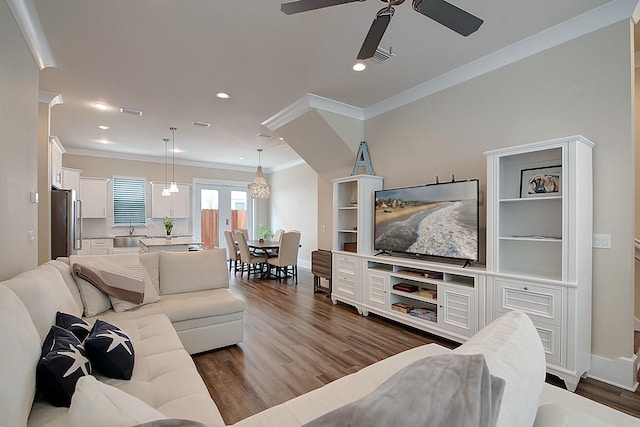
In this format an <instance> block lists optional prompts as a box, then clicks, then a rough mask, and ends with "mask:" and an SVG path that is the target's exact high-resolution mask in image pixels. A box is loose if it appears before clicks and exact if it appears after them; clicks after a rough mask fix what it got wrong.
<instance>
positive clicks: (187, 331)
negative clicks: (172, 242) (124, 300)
mask: <svg viewBox="0 0 640 427" xmlns="http://www.w3.org/2000/svg"><path fill="white" fill-rule="evenodd" d="M105 258H107V261H108V262H116V263H131V262H132V259H133V260H138V259H139V262H141V263H142V265H143V266H144V268H145V270H146V271H147V273H149V279H150V280H151V282H152V284H153V286H154V288H155V290H156V293H155V294H154V293H153V291H151V292H149V293H150V294H154V295H157V296H159V299H158V300H157V301H156V302H153V303H148V304H144V305H141V306H139V307H137V308H135V309H132V310H129V311H121V312H115V311H114V310H113V309H111V308H108V304H109V298H108V297H106V296H105V295H102V296H100V295H96V294H94V295H87V293H86V289H83V288H82V286H80V284H79V282H78V281H76V278H75V277H74V276H73V275H72V274H71V265H73V263H74V262H78V263H99V262H101V261H105ZM70 264H71V265H70ZM85 285H86V284H85ZM228 288H229V276H228V271H227V268H226V262H225V252H224V250H212V251H200V252H185V253H170V252H166V253H165V252H161V253H151V254H145V255H140V257H139V258H138V254H122V255H110V256H108V257H99V256H91V257H73V256H72V257H70V259H69V260H56V261H50V262H48V263H45V264H43V265H41V266H39V267H38V268H36V269H34V270H30V271H27V272H25V273H22V274H20V275H18V276H16V277H14V278H12V279H10V280H6V281H4V282H0V342H2V343H3V345H6V346H7V348H11V349H12V351H11V352H5V353H4V356H3V357H2V359H1V360H0V384H1V385H0V425H2V426H7V427H9V426H22V425H27V424H28V425H34V426H39V425H60V426H66V425H73V422H72V419H75V420H76V421H78V418H79V414H84V415H85V417H84V418H82V417H81V422H80V423H79V424H76V425H92V426H93V427H96V426H99V425H105V426H109V425H114V424H113V423H116V420H115V419H111V418H110V417H106V418H105V417H100V416H99V415H98V412H96V413H95V414H94V413H92V411H93V409H95V408H93V407H92V405H87V403H86V400H87V399H84V403H82V401H80V399H77V400H78V401H79V402H80V403H78V404H76V405H75V406H74V404H73V403H72V405H71V406H72V408H71V410H68V409H67V408H66V407H55V406H53V405H51V404H49V403H48V402H47V401H46V400H44V399H42V398H40V397H39V396H36V387H35V381H36V379H35V376H36V365H37V364H38V360H39V359H40V356H41V351H42V343H43V340H44V338H45V337H46V335H47V333H48V331H49V330H50V328H51V326H52V325H53V324H54V323H55V319H56V313H57V312H58V311H60V312H63V313H68V314H72V315H74V316H77V317H80V316H82V315H83V314H84V313H86V312H87V310H90V311H99V310H101V309H102V308H105V307H107V308H108V309H107V310H106V311H104V312H101V313H99V314H97V316H95V317H90V318H87V317H84V319H85V320H86V321H88V323H92V322H94V321H95V319H101V320H105V321H107V322H109V323H111V324H113V325H115V326H118V327H119V328H120V329H122V330H123V331H125V332H126V334H127V335H128V336H129V338H130V339H131V341H132V343H133V347H134V350H135V362H134V370H133V375H132V377H131V379H130V380H121V379H113V378H107V377H105V376H102V375H100V374H99V373H95V376H96V378H98V379H99V380H100V382H101V384H107V385H109V386H112V387H113V388H111V387H108V388H107V393H106V394H105V393H102V395H106V396H108V397H107V400H112V398H111V396H110V394H111V393H113V392H114V390H115V392H116V393H117V392H118V391H122V392H125V393H122V395H124V396H134V397H135V398H132V400H133V402H131V401H127V399H126V398H125V401H126V405H125V407H127V408H133V409H134V411H135V412H136V413H138V412H139V413H141V414H142V415H144V417H143V418H140V419H137V418H135V417H130V415H129V414H124V415H123V416H125V418H124V419H126V420H129V421H130V423H131V424H137V423H138V422H143V421H148V420H149V419H154V417H151V418H149V417H148V415H149V414H148V412H149V411H145V408H146V409H149V407H151V408H153V409H155V410H157V411H159V412H158V414H160V415H161V416H162V417H169V418H178V419H190V420H195V421H198V422H201V423H203V424H205V425H210V426H223V425H224V422H223V420H222V417H221V416H220V412H219V411H218V408H217V407H216V405H215V403H214V402H213V400H211V397H210V395H209V392H208V391H207V388H206V386H205V384H204V382H203V381H202V379H201V378H200V376H199V374H198V371H197V370H196V367H195V365H194V363H193V360H192V359H191V357H190V355H189V353H197V352H202V351H206V350H211V349H215V348H219V347H221V346H227V345H232V344H236V343H238V342H240V341H242V338H243V323H244V320H243V319H244V309H245V304H244V301H242V300H241V299H240V298H238V297H236V296H234V295H233V294H232V293H231V292H230V291H229V289H228ZM146 291H147V289H145V294H146V293H147V292H146ZM157 296H156V297H154V300H155V299H157ZM146 300H147V296H145V301H146ZM87 305H88V306H87ZM93 385H95V384H93ZM91 386H92V384H85V389H86V390H89V391H87V393H85V395H83V397H85V398H86V397H87V396H92V397H93V398H95V397H96V396H95V395H96V393H98V392H99V390H96V387H93V388H92V387H91ZM103 391H104V390H103ZM98 394H100V393H98ZM75 396H76V394H74V398H75ZM102 397H103V400H104V396H102ZM120 397H122V396H120ZM34 398H35V402H34ZM87 408H91V410H88V409H87ZM115 412H117V411H115V410H114V409H113V408H110V410H109V413H110V414H114V413H115ZM158 414H156V415H158ZM70 417H71V418H70ZM127 417H129V418H127ZM145 417H146V418H145ZM129 421H128V422H127V423H129ZM101 422H102V423H101ZM127 423H125V424H124V425H126V424H127ZM121 425H122V424H121Z"/></svg>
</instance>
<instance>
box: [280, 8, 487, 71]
mask: <svg viewBox="0 0 640 427" xmlns="http://www.w3.org/2000/svg"><path fill="white" fill-rule="evenodd" d="M355 1H365V0H298V1H292V2H289V3H282V4H281V5H280V10H281V11H282V12H284V13H285V14H287V15H292V14H295V13H300V12H307V11H309V10H316V9H322V8H325V7H330V6H337V5H340V4H346V3H353V2H355ZM382 1H383V2H384V3H387V6H386V7H384V8H382V9H381V10H379V11H378V13H377V14H376V17H375V19H374V20H373V23H372V24H371V27H370V28H369V32H368V33H367V37H366V38H365V39H364V43H362V47H361V48H360V52H359V53H358V59H359V60H365V59H369V58H371V57H373V56H374V55H375V53H376V49H377V48H378V45H379V44H380V41H381V40H382V36H384V33H385V31H386V29H387V27H388V26H389V23H390V22H391V17H392V16H393V13H394V8H393V6H398V5H401V4H402V3H404V1H405V0H382ZM412 3H413V10H415V11H416V12H418V13H420V14H422V15H424V16H426V17H427V18H430V19H433V20H434V21H436V22H438V23H439V24H442V25H444V26H445V27H447V28H449V29H451V30H453V31H455V32H456V33H458V34H460V35H462V36H465V37H466V36H468V35H470V34H472V33H474V32H476V31H477V30H478V28H480V25H482V23H483V22H484V21H483V20H482V19H480V18H478V17H477V16H474V15H472V14H470V13H469V12H466V11H464V10H462V9H460V8H459V7H457V6H454V5H452V4H451V3H448V2H446V1H444V0H413V1H412Z"/></svg>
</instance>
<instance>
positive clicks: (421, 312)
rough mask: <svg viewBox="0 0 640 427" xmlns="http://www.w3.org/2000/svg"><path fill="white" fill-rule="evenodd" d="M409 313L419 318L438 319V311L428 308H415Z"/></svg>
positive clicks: (433, 320)
mask: <svg viewBox="0 0 640 427" xmlns="http://www.w3.org/2000/svg"><path fill="white" fill-rule="evenodd" d="M409 314H410V315H411V316H413V317H417V318H419V319H427V320H431V321H432V322H437V321H438V313H436V312H435V311H433V310H429V309H427V308H414V309H413V310H411V311H410V312H409Z"/></svg>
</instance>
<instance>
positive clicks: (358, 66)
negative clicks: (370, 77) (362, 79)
mask: <svg viewBox="0 0 640 427" xmlns="http://www.w3.org/2000/svg"><path fill="white" fill-rule="evenodd" d="M352 68H353V71H364V70H365V68H367V66H366V65H364V63H363V62H356V63H355V64H353V67H352Z"/></svg>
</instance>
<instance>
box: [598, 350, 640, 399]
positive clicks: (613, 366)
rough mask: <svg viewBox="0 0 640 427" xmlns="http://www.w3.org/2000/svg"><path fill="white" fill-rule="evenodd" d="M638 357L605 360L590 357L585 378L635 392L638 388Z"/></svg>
mask: <svg viewBox="0 0 640 427" xmlns="http://www.w3.org/2000/svg"><path fill="white" fill-rule="evenodd" d="M638 357H639V356H638V355H636V354H634V355H633V356H631V357H619V358H617V359H606V358H604V357H600V356H596V355H595V354H592V355H591V369H589V372H588V374H587V376H588V377H589V378H593V379H594V380H598V381H602V382H603V383H607V384H611V385H613V386H616V387H620V388H623V389H625V390H629V391H631V392H635V391H636V389H637V388H638V367H639V366H638Z"/></svg>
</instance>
